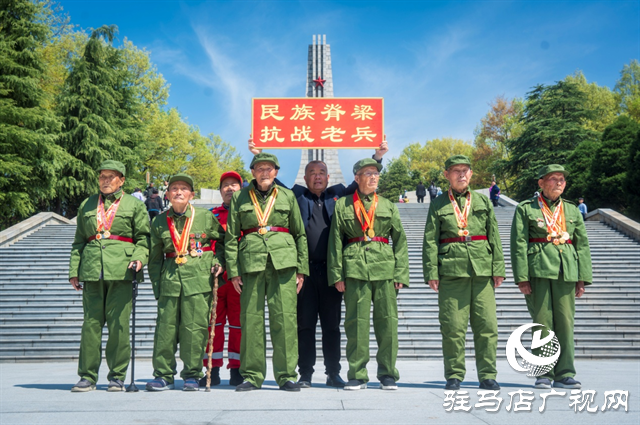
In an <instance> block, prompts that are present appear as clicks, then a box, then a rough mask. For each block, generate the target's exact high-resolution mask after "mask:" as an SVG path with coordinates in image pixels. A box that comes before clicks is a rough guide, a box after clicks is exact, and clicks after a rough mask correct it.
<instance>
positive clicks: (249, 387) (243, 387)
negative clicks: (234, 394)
mask: <svg viewBox="0 0 640 425" xmlns="http://www.w3.org/2000/svg"><path fill="white" fill-rule="evenodd" d="M257 389H258V387H256V386H255V385H253V384H252V383H251V382H249V381H244V382H243V383H242V384H240V385H238V386H237V387H236V391H238V392H241V391H253V390H257Z"/></svg>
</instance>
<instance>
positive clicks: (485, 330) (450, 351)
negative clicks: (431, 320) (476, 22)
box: [438, 276, 498, 382]
mask: <svg viewBox="0 0 640 425" xmlns="http://www.w3.org/2000/svg"><path fill="white" fill-rule="evenodd" d="M438 307H439V310H440V311H439V315H438V317H439V319H440V332H441V333H442V354H443V356H444V377H445V379H452V378H456V379H459V380H461V381H464V376H465V372H466V368H465V362H464V352H465V343H466V335H467V325H468V323H469V321H471V330H472V331H473V345H474V348H475V352H476V368H477V370H478V380H479V381H480V382H482V381H484V380H485V379H496V375H497V373H498V372H497V369H496V351H497V349H498V320H497V318H496V298H495V294H494V289H493V279H492V278H491V277H488V276H473V277H451V276H440V286H439V288H438Z"/></svg>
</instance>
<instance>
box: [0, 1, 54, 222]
mask: <svg viewBox="0 0 640 425" xmlns="http://www.w3.org/2000/svg"><path fill="white" fill-rule="evenodd" d="M37 13H38V7H37V6H36V5H35V4H34V3H32V2H30V1H27V0H0V169H1V170H2V172H1V173H0V228H4V227H7V226H9V225H12V224H14V223H15V222H17V221H18V220H20V219H22V218H25V217H28V216H29V215H30V214H32V213H33V212H35V211H36V209H37V208H38V207H40V205H41V204H46V202H47V201H48V200H49V199H51V198H52V197H53V196H54V194H55V182H56V175H57V173H58V170H59V169H60V166H61V164H62V163H63V162H64V161H66V155H65V152H64V151H63V150H62V149H60V148H59V147H58V146H57V145H56V143H55V140H56V135H57V132H58V131H59V130H60V122H59V120H58V119H57V118H56V117H55V116H54V114H53V113H51V112H50V111H48V110H46V109H45V108H44V107H43V104H44V103H45V102H46V94H45V92H44V91H43V90H42V88H41V87H40V86H39V81H40V79H41V78H42V75H43V70H44V64H43V61H42V56H41V55H40V54H39V47H40V46H41V45H42V44H44V43H46V40H47V37H49V35H50V31H49V29H48V27H47V26H46V25H44V24H42V23H39V22H37Z"/></svg>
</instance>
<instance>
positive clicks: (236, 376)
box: [229, 368, 244, 387]
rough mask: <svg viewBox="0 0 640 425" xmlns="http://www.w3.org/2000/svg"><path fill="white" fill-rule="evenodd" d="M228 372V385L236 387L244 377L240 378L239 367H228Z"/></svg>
mask: <svg viewBox="0 0 640 425" xmlns="http://www.w3.org/2000/svg"><path fill="white" fill-rule="evenodd" d="M229 372H230V373H231V377H230V378H229V385H231V386H232V387H237V386H238V385H240V384H242V381H243V380H244V379H243V378H242V375H240V369H238V368H231V369H229Z"/></svg>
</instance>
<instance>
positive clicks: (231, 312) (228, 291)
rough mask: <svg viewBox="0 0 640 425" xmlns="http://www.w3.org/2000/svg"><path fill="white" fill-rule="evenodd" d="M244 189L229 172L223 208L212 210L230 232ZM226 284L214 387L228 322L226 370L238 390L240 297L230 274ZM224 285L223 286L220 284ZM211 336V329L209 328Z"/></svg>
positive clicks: (214, 363) (213, 368) (220, 306)
mask: <svg viewBox="0 0 640 425" xmlns="http://www.w3.org/2000/svg"><path fill="white" fill-rule="evenodd" d="M240 189H242V177H241V176H240V174H238V173H236V172H235V171H227V172H226V173H224V174H222V176H220V194H221V195H222V205H221V206H219V207H218V208H213V209H212V210H211V212H212V213H213V215H215V216H216V218H217V219H218V221H219V222H220V224H221V225H222V227H224V229H225V230H227V215H228V213H229V203H230V202H231V197H232V196H233V194H234V193H235V192H236V191H238V190H240ZM222 279H223V280H224V282H225V284H224V285H222V286H219V288H218V307H217V308H216V324H215V327H216V329H215V331H216V333H215V335H214V337H213V361H212V363H211V385H212V386H213V385H220V368H221V367H222V364H223V361H222V357H223V351H224V325H225V323H226V322H227V320H228V321H229V343H228V345H227V352H228V353H229V362H228V363H227V368H228V369H230V370H229V372H230V379H229V385H231V386H234V387H235V386H237V385H240V384H242V376H241V375H240V372H239V369H240V336H241V331H240V294H239V293H238V292H237V291H236V290H235V289H234V288H233V285H232V284H231V283H230V282H228V281H227V272H226V271H225V272H224V274H223V275H222ZM221 283H222V282H221ZM209 332H211V328H209ZM208 352H209V346H208V345H207V349H206V351H205V355H204V359H203V361H202V363H203V365H204V367H205V368H206V367H207V364H208V361H209V360H208V356H207V353H208ZM206 384H207V377H206V374H205V376H204V377H203V378H202V379H201V380H200V386H201V387H205V386H206Z"/></svg>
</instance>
